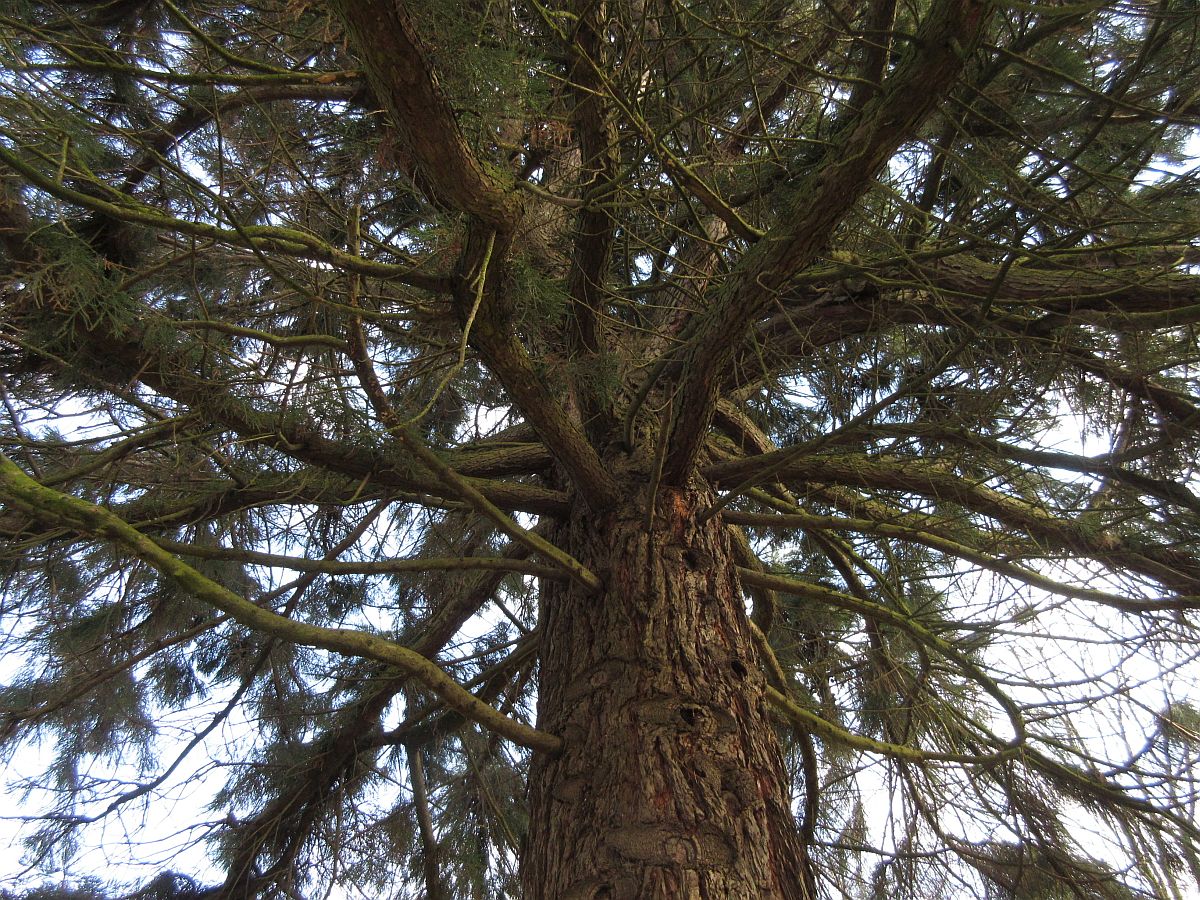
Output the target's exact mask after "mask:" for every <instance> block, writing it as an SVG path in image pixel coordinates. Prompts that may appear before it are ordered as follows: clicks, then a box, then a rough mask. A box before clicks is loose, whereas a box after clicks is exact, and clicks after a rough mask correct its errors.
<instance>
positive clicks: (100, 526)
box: [0, 453, 562, 753]
mask: <svg viewBox="0 0 1200 900" xmlns="http://www.w3.org/2000/svg"><path fill="white" fill-rule="evenodd" d="M0 495H2V496H3V497H4V498H5V499H6V501H7V502H8V503H9V504H11V505H13V506H15V507H17V508H19V509H20V510H21V511H23V512H25V513H26V514H27V515H29V516H32V517H33V518H36V519H40V520H42V521H44V522H47V523H49V524H53V525H56V526H59V527H63V528H67V529H70V530H71V531H76V532H83V533H85V534H90V535H92V536H94V537H99V538H105V539H107V540H110V541H112V542H113V543H115V544H117V545H119V546H121V547H124V548H125V549H126V550H127V551H129V552H130V553H132V554H133V555H134V556H136V557H137V558H139V559H141V560H143V561H145V562H146V563H147V564H149V565H150V566H152V567H153V568H154V569H156V570H157V571H158V572H160V573H161V574H162V575H164V576H166V577H168V578H170V579H172V580H173V581H176V582H177V583H178V584H179V585H180V586H181V587H183V588H184V589H185V590H187V591H188V592H190V593H191V594H193V595H195V596H196V597H198V598H199V599H201V600H203V601H205V602H206V603H209V604H210V605H212V606H214V607H216V608H217V609H219V610H221V611H222V612H224V613H226V614H228V615H229V616H230V617H232V618H233V619H235V620H236V621H238V622H240V623H241V624H242V625H245V626H246V627H248V628H251V629H253V630H256V631H260V632H263V633H266V634H269V635H271V636H272V637H275V638H278V639H280V640H284V641H288V642H291V643H294V644H300V645H303V646H309V647H318V648H321V649H324V650H329V651H332V652H334V653H339V654H342V655H345V656H351V657H355V658H363V659H373V660H376V661H378V662H382V663H385V664H387V665H389V666H392V667H394V668H396V669H398V670H399V671H401V672H404V673H405V674H407V675H411V676H412V677H414V678H416V679H417V680H418V681H420V682H421V683H422V684H424V685H425V686H426V687H427V688H429V690H431V691H433V693H435V694H437V695H438V696H439V697H440V698H442V700H444V701H445V702H446V704H447V705H448V706H449V707H451V708H452V709H455V710H457V711H458V712H460V713H462V714H463V715H465V716H467V717H468V718H469V719H471V720H472V721H474V722H478V723H479V724H480V725H482V726H484V727H485V728H488V729H490V730H492V731H495V732H496V733H497V734H500V735H502V736H504V737H506V738H508V739H509V740H511V741H513V742H514V743H516V744H520V745H521V746H522V747H527V748H529V749H530V750H535V751H537V752H539V753H557V752H558V751H559V749H560V748H561V747H562V741H561V739H559V738H557V737H555V736H554V735H551V734H547V733H545V732H543V731H538V730H537V729H534V728H530V727H529V726H528V725H526V724H524V723H523V722H518V721H516V720H515V719H510V718H508V717H507V716H504V715H502V714H501V713H499V712H497V711H496V710H495V709H493V708H492V707H490V706H488V705H487V704H485V703H481V702H480V701H479V700H478V699H476V698H475V697H474V696H473V695H471V694H470V693H468V692H467V691H466V690H464V689H463V688H462V686H461V685H459V683H458V682H457V681H455V680H454V679H453V678H451V677H450V676H449V675H447V674H446V673H445V672H444V671H443V670H442V669H441V668H440V667H439V666H437V665H436V664H435V663H433V662H432V661H430V660H428V659H426V658H425V657H423V656H421V655H420V654H418V653H415V652H413V651H412V650H410V649H409V648H407V647H403V646H401V645H400V644H397V643H395V642H394V641H390V640H387V639H386V638H382V637H379V636H378V635H374V634H369V633H367V632H362V631H354V630H350V629H345V628H325V627H322V626H319V625H309V624H307V623H305V622H297V621H295V620H293V619H288V618H286V617H284V616H281V615H278V614H276V613H273V612H271V611H270V610H267V609H263V608H262V607H259V606H256V605H255V604H253V603H251V602H250V601H249V600H246V599H245V598H243V597H239V596H238V595H237V594H234V593H233V592H232V591H230V590H229V589H228V588H226V587H223V586H222V585H220V584H217V583H216V582H215V581H212V580H211V579H209V578H207V577H205V576H204V575H202V574H201V573H200V572H198V571H197V570H196V569H194V568H192V567H191V566H189V565H187V564H186V563H184V562H182V561H181V560H179V559H178V558H177V557H175V556H172V555H171V554H170V553H168V552H167V551H166V550H164V549H163V548H162V547H160V546H158V544H156V543H155V542H154V541H152V540H151V539H150V538H148V537H146V536H145V535H144V534H142V533H141V532H139V531H138V530H137V529H135V528H134V527H133V526H131V525H130V524H129V523H128V522H125V521H123V520H121V519H120V518H118V517H117V516H115V515H113V514H112V513H110V512H109V511H108V510H106V509H103V508H102V507H99V506H96V505H95V504H92V503H88V502H86V501H84V500H80V499H79V498H77V497H73V496H71V495H70V494H62V493H59V492H58V491H55V490H52V489H50V488H47V487H44V486H43V485H41V484H38V483H37V482H36V481H34V480H33V479H32V478H30V477H29V476H28V475H26V474H25V473H24V472H23V471H21V469H20V468H18V467H17V466H16V464H15V463H13V462H12V461H11V460H10V459H9V458H8V457H7V456H4V455H3V454H2V453H0Z"/></svg>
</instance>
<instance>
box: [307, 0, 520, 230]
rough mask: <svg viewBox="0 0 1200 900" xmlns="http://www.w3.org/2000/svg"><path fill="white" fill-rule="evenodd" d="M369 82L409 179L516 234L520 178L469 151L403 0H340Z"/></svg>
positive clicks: (337, 6)
mask: <svg viewBox="0 0 1200 900" xmlns="http://www.w3.org/2000/svg"><path fill="white" fill-rule="evenodd" d="M330 6H332V7H333V9H334V10H335V11H336V12H337V13H338V15H340V16H341V18H342V20H343V21H344V22H345V24H346V33H347V35H348V37H349V38H350V43H351V44H352V45H353V47H354V49H355V50H356V51H357V53H358V55H359V56H360V57H361V58H362V61H363V64H364V66H363V67H364V70H365V73H366V76H367V81H368V83H369V84H370V85H371V88H372V90H373V91H374V92H375V96H376V97H377V98H378V99H379V102H380V103H382V104H383V106H384V109H385V110H386V111H387V113H388V116H389V118H390V119H391V120H392V122H393V124H395V126H396V128H397V130H398V133H399V135H400V138H401V141H402V142H403V145H404V147H405V150H406V151H407V154H408V157H409V158H408V160H407V163H408V166H409V171H408V173H407V174H408V175H409V177H411V178H412V179H413V181H414V182H415V183H416V184H417V185H418V186H420V187H421V188H422V190H424V191H426V192H427V193H428V194H429V197H430V199H431V200H433V201H434V202H435V203H437V204H438V205H439V206H442V207H444V208H447V209H450V210H454V211H456V212H465V213H467V214H468V215H470V216H472V217H473V218H475V219H477V220H479V221H480V222H482V223H484V224H485V225H487V226H488V227H489V228H490V229H492V230H494V231H497V232H500V233H501V234H504V235H508V234H510V233H511V232H512V230H513V228H514V227H515V226H516V224H517V222H518V220H519V219H520V217H521V197H520V194H519V193H518V191H517V188H516V183H515V180H514V179H512V178H511V177H501V176H500V174H499V170H491V169H486V168H485V167H484V166H483V164H482V163H480V161H479V160H478V159H476V158H475V155H474V154H473V153H472V152H471V148H470V147H468V146H467V141H466V138H465V137H464V136H463V133H462V130H461V129H460V128H459V127H458V120H457V119H456V118H455V115H454V111H453V109H451V107H450V102H449V100H448V99H447V98H446V95H445V94H444V93H443V92H442V88H441V85H440V84H439V83H438V79H437V75H436V74H435V72H434V68H433V65H432V63H431V62H430V59H429V53H428V52H427V51H426V49H425V46H424V42H423V41H422V40H421V37H420V35H418V34H417V29H416V27H415V25H414V23H413V21H412V16H411V15H410V14H409V12H408V9H407V8H406V6H405V4H404V3H403V2H400V0H332V2H331V3H330Z"/></svg>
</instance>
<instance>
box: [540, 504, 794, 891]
mask: <svg viewBox="0 0 1200 900" xmlns="http://www.w3.org/2000/svg"><path fill="white" fill-rule="evenodd" d="M640 500H641V502H637V503H632V504H630V505H629V506H627V507H625V508H622V509H620V510H616V511H611V512H609V513H607V514H604V515H601V516H591V515H588V514H586V513H584V514H583V515H580V516H578V517H576V518H575V519H574V520H573V521H571V522H570V523H569V524H568V525H566V526H565V527H564V534H562V535H561V538H562V539H563V541H564V544H563V546H566V547H567V548H568V549H569V550H570V551H571V552H572V553H573V554H575V556H576V557H577V558H578V559H580V560H581V561H583V562H585V564H586V565H588V566H591V567H593V568H594V570H595V571H597V572H602V573H604V576H605V578H606V590H605V592H604V594H603V595H602V596H596V595H588V594H586V593H584V592H583V591H581V590H580V589H578V588H577V587H574V586H567V585H546V597H545V600H546V603H545V605H544V607H543V609H544V610H545V612H544V621H543V623H542V628H543V644H542V646H543V651H542V654H543V655H542V661H541V684H540V688H539V695H538V698H539V699H538V704H539V713H538V727H539V728H542V729H546V730H548V731H550V732H552V733H554V734H557V735H559V736H561V737H562V738H563V739H564V740H565V742H566V748H565V750H564V752H563V753H562V754H561V755H559V756H557V757H554V758H538V759H535V761H534V764H533V768H532V772H531V775H530V801H531V825H530V831H529V835H528V838H527V843H526V846H525V850H524V854H523V858H522V882H523V886H524V890H525V896H526V898H528V900H593V898H595V900H599V898H607V900H634V898H639V900H654V898H664V900H665V898H673V900H674V898H680V897H687V898H706V900H707V898H711V900H738V898H743V900H752V898H753V900H762V898H779V900H801V898H807V897H809V896H810V892H809V890H808V888H807V887H806V880H805V875H804V872H805V866H804V864H803V851H802V848H801V846H800V843H799V839H798V836H797V832H796V826H795V820H794V818H793V815H792V812H791V802H790V793H789V788H788V779H787V778H786V777H785V773H784V767H783V760H782V756H781V753H780V749H779V745H778V742H777V740H776V736H775V731H774V728H773V726H772V723H771V720H770V718H769V716H768V711H767V706H766V702H765V700H764V696H763V687H764V682H763V680H762V677H761V675H760V674H759V673H758V666H757V665H756V663H755V660H754V651H753V648H752V645H751V636H750V632H749V627H748V624H747V620H746V611H745V605H744V603H743V601H742V594H741V589H740V586H739V584H738V581H737V575H736V573H735V570H734V565H733V558H732V547H731V545H730V542H729V539H728V537H727V536H726V534H725V533H724V532H723V529H722V526H721V525H720V523H719V519H715V520H710V521H708V522H705V523H699V522H698V521H697V514H698V513H699V512H700V511H701V510H703V509H704V508H705V506H706V505H707V504H708V503H709V502H711V500H712V496H711V494H710V493H708V492H707V491H697V490H686V489H668V488H664V489H662V490H661V491H660V493H659V496H658V501H657V503H656V510H655V516H654V518H653V522H652V523H651V524H650V528H649V530H647V515H646V509H645V498H644V497H642V498H640Z"/></svg>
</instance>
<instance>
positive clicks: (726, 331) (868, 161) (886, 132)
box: [663, 0, 990, 484]
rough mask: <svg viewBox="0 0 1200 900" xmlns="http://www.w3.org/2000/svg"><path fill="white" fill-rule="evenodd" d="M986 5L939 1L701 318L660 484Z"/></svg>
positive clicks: (950, 67) (962, 51)
mask: <svg viewBox="0 0 1200 900" xmlns="http://www.w3.org/2000/svg"><path fill="white" fill-rule="evenodd" d="M989 11H990V5H989V4H987V3H980V2H976V0H939V2H936V3H934V5H933V8H932V9H931V10H930V12H929V14H928V15H927V16H926V19H925V22H924V23H923V24H922V26H921V29H920V32H919V33H918V35H917V37H916V40H915V49H914V50H913V52H912V53H911V54H910V55H909V57H908V58H907V59H906V61H905V62H904V63H903V64H902V66H901V67H900V69H899V70H898V71H897V72H896V73H895V74H894V75H893V76H892V77H891V78H889V79H888V80H887V82H886V83H885V84H884V87H883V91H882V93H881V94H879V95H878V96H876V97H875V98H874V99H873V100H872V101H871V102H869V103H868V104H867V105H866V106H865V107H864V108H863V111H862V114H861V115H859V116H858V117H856V118H855V119H854V120H853V121H851V123H849V125H848V126H847V127H846V128H845V129H844V130H843V132H842V133H841V135H840V136H839V138H838V139H837V140H835V141H834V143H833V146H832V147H831V149H830V151H829V153H827V154H826V156H825V158H824V159H823V160H822V161H821V162H820V163H819V164H818V165H817V167H816V168H815V170H814V172H813V173H812V174H811V175H810V176H809V177H808V179H807V181H806V182H805V183H804V184H803V185H802V186H801V188H800V190H799V191H798V192H797V199H796V200H794V201H793V202H792V203H791V204H790V205H789V208H788V209H787V210H786V212H785V214H784V215H783V216H782V222H781V224H780V225H778V226H776V227H775V228H774V229H772V231H771V232H770V233H769V234H768V235H767V237H766V238H765V239H763V240H762V241H760V242H759V243H758V244H756V245H755V246H754V247H753V248H752V249H751V250H750V251H749V252H748V253H747V254H746V256H745V257H744V258H743V259H742V261H741V263H740V264H739V266H738V267H737V269H736V270H735V271H734V272H733V273H732V275H731V277H730V278H729V280H728V281H727V282H725V284H724V285H723V287H722V289H721V291H720V293H719V294H718V296H717V297H716V298H714V302H713V304H712V306H711V307H710V308H709V310H708V311H707V312H706V313H705V314H704V316H703V317H702V318H701V319H700V320H699V322H698V326H697V328H696V330H695V332H694V334H693V336H692V339H691V342H690V346H689V347H688V349H687V352H686V354H685V355H684V357H683V362H684V364H683V367H682V368H683V372H684V373H685V374H684V376H683V379H684V380H683V381H682V383H681V384H680V391H679V396H678V398H677V401H676V403H675V415H674V418H673V421H672V425H671V429H670V448H671V449H670V453H669V455H668V458H667V463H666V466H665V467H664V470H663V479H664V481H665V482H666V483H676V484H677V483H680V482H681V481H684V480H686V478H687V477H688V475H689V474H690V472H691V470H692V466H693V464H694V461H695V459H696V455H697V453H698V452H699V449H700V447H701V445H702V443H703V441H704V435H705V433H706V432H707V430H708V426H709V422H710V420H711V418H712V413H713V409H714V404H715V401H716V397H717V394H718V391H719V388H720V381H721V378H722V375H723V373H724V372H725V371H726V370H727V369H728V368H729V365H730V363H731V362H732V360H733V359H734V357H735V355H736V353H737V351H738V348H739V347H740V345H741V341H740V340H739V339H740V338H741V337H743V336H744V335H745V333H746V331H747V330H748V329H749V327H750V326H751V324H752V323H754V322H755V321H757V320H758V319H759V318H760V317H761V316H762V314H763V312H764V311H765V310H766V309H768V308H769V306H770V304H772V303H774V302H775V300H776V295H777V292H778V291H779V290H780V289H781V288H782V287H783V286H784V285H785V284H786V283H787V281H788V280H789V279H791V278H792V277H794V276H795V274H796V272H798V271H799V270H800V269H802V268H804V267H805V266H807V265H808V264H809V263H811V262H812V261H813V259H815V258H816V256H817V254H818V253H819V252H820V251H821V249H822V248H823V247H824V246H825V245H826V243H827V242H828V240H829V236H830V234H831V233H832V232H833V229H834V227H836V225H837V223H838V222H840V221H841V219H842V218H843V217H844V216H845V215H846V213H847V211H849V210H850V209H851V208H852V207H853V206H854V204H855V203H857V201H858V198H859V197H861V196H862V195H863V194H864V193H865V192H866V191H867V190H868V189H869V188H870V186H871V185H872V184H873V183H874V179H875V176H876V174H877V173H878V172H879V170H880V169H881V168H882V167H883V166H884V164H885V163H886V162H887V160H888V158H889V157H890V156H891V155H892V154H893V153H894V152H895V150H896V149H897V147H899V146H900V144H901V143H903V142H904V141H905V140H907V139H909V138H910V137H911V136H912V135H913V134H914V133H915V132H916V131H917V130H918V128H919V126H920V124H921V123H922V122H923V121H924V120H925V119H926V117H928V115H929V114H930V113H931V112H933V111H934V109H936V107H937V103H938V101H939V99H940V98H941V97H942V95H943V94H944V93H945V92H946V90H947V89H948V87H949V85H950V84H952V83H953V81H954V78H955V76H957V75H958V73H959V72H960V71H961V69H962V67H963V63H964V60H965V55H966V53H967V48H970V47H972V46H973V45H974V43H975V41H976V40H977V38H978V37H979V34H980V32H981V30H982V28H983V25H984V23H985V21H986V19H987V18H988V16H987V13H988V12H989Z"/></svg>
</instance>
